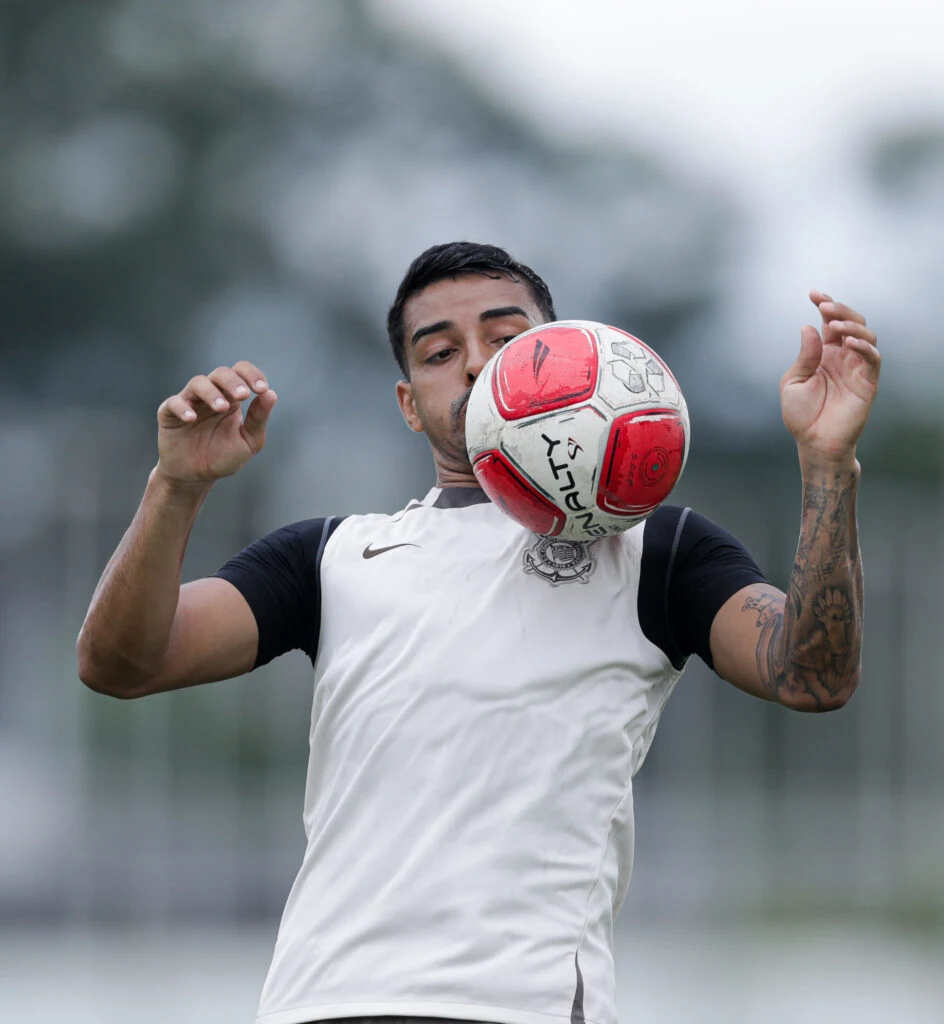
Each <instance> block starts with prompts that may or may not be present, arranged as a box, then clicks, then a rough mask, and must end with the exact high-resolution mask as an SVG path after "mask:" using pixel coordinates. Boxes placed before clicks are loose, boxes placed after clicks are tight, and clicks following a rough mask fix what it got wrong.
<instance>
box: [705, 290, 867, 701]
mask: <svg viewBox="0 0 944 1024" xmlns="http://www.w3.org/2000/svg"><path fill="white" fill-rule="evenodd" d="M810 299H811V300H812V302H813V303H814V305H816V306H817V308H818V309H819V311H820V313H821V314H822V318H823V325H822V332H823V333H822V337H820V334H819V332H818V331H817V330H816V328H815V327H812V326H807V327H804V328H803V330H802V331H801V344H800V354H799V356H798V357H797V359H796V361H795V362H794V364H793V366H791V367H790V369H789V370H788V371H787V372H786V373H785V374H784V376H783V379H782V380H781V382H780V401H781V408H782V411H783V420H784V423H785V425H786V426H787V428H788V429H789V431H790V433H791V434H793V437H794V439H795V440H796V442H797V450H798V452H799V456H800V470H801V473H802V477H803V511H802V518H801V522H800V542H799V545H798V547H797V553H796V561H795V562H794V565H793V573H792V575H791V577H790V583H789V585H788V587H787V593H786V595H784V594H782V593H781V592H780V591H779V590H777V589H776V588H774V587H771V586H766V585H759V584H755V585H753V586H750V587H745V588H744V589H743V590H741V591H740V592H739V593H737V594H735V595H734V596H733V597H732V598H730V599H729V600H728V601H727V602H726V603H725V604H724V605H723V606H722V607H721V609H720V610H719V612H718V614H717V615H716V616H715V619H714V622H713V623H712V627H711V655H712V659H713V661H714V664H715V669H716V670H717V672H718V674H719V675H721V676H722V677H723V678H725V679H727V680H729V681H730V682H732V683H734V684H735V685H736V686H739V687H740V688H741V689H743V690H747V692H748V693H753V694H755V695H756V696H759V697H766V698H767V699H768V700H775V701H777V702H778V703H780V704H784V705H786V706H787V707H791V708H795V709H797V710H799V711H830V710H832V709H833V708H839V707H842V705H843V704H845V702H846V701H847V700H848V699H849V697H850V696H851V695H852V692H853V691H854V690H855V688H856V686H857V685H858V682H859V671H860V661H861V653H862V606H863V588H862V563H861V561H860V558H859V542H858V536H857V532H856V518H855V498H856V490H857V488H858V483H859V463H858V462H857V461H856V458H855V446H856V442H857V441H858V439H859V437H860V436H861V434H862V431H863V429H864V428H865V424H866V420H867V419H868V415H869V412H870V410H871V408H872V403H873V402H874V400H875V395H876V392H877V390H878V377H879V368H880V365H881V359H880V357H879V353H878V349H877V348H876V337H875V333H874V331H871V330H870V329H869V328H868V327H867V326H866V322H865V317H864V316H862V314H861V313H857V312H856V311H855V310H854V309H852V308H851V307H849V306H845V305H842V304H841V303H838V302H833V300H832V299H831V298H830V297H829V296H828V295H825V294H823V293H822V292H811V293H810Z"/></svg>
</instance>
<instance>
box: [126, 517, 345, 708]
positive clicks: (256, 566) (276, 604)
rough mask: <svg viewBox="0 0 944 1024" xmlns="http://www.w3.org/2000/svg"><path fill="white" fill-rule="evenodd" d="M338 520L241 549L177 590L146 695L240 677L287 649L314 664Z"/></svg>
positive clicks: (286, 530)
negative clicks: (328, 552) (323, 571)
mask: <svg viewBox="0 0 944 1024" xmlns="http://www.w3.org/2000/svg"><path fill="white" fill-rule="evenodd" d="M339 523H340V520H339V519H333V520H332V519H328V520H324V519H309V520H306V521H304V522H300V523H293V524H292V525H291V526H284V527H282V528H281V529H279V530H275V531H274V532H273V533H270V534H268V535H267V536H265V537H263V538H261V539H260V540H257V541H256V542H255V543H254V544H250V545H249V547H247V548H244V549H243V550H242V551H240V552H239V554H238V555H236V556H235V557H234V558H232V559H230V561H229V562H227V563H226V565H224V566H223V567H222V568H221V569H220V570H219V572H218V573H217V574H216V576H214V577H211V578H209V579H202V580H197V581H196V582H194V583H187V584H185V585H184V586H182V587H181V588H180V597H179V600H178V604H177V612H176V615H175V616H174V623H173V626H172V628H171V636H170V642H169V644H168V649H167V653H166V655H165V657H164V660H163V662H162V664H161V668H160V670H159V671H158V673H156V674H155V675H154V676H152V677H151V679H150V680H149V682H148V684H147V686H146V687H145V689H144V692H145V693H159V692H161V691H163V690H174V689H178V688H180V687H184V686H194V685H196V684H198V683H209V682H214V681H216V680H218V679H230V678H232V677H233V676H238V675H242V674H243V673H245V672H249V671H251V670H252V669H254V668H258V667H259V666H260V665H265V664H267V663H268V662H270V661H271V660H272V659H273V658H275V657H277V656H278V655H280V654H284V653H285V652H286V651H291V650H302V651H304V652H305V653H306V654H307V655H308V656H309V657H310V658H311V659H312V660H314V657H315V648H316V646H317V641H318V633H319V630H320V624H321V575H320V567H321V557H322V554H323V553H324V548H325V544H326V543H327V541H328V538H329V537H330V536H331V534H332V533H333V531H334V529H335V528H336V527H337V526H338V525H339Z"/></svg>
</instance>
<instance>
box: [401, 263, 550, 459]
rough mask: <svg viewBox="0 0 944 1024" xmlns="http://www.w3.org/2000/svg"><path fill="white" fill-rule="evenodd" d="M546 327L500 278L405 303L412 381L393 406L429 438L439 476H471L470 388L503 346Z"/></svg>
mask: <svg viewBox="0 0 944 1024" xmlns="http://www.w3.org/2000/svg"><path fill="white" fill-rule="evenodd" d="M543 322H544V317H542V316H541V314H540V313H539V312H538V308H537V304H536V303H535V301H534V297H533V295H532V294H531V290H530V288H529V287H528V285H527V284H526V283H525V282H524V281H521V280H518V279H515V280H513V279H512V278H509V277H505V276H504V275H498V274H496V275H495V276H494V277H486V276H485V275H484V274H478V273H475V274H472V273H469V274H462V275H460V276H459V277H456V278H445V279H444V280H442V281H437V282H436V283H435V284H431V285H429V286H428V287H427V288H424V289H423V290H422V291H421V292H417V294H416V295H414V296H412V297H411V298H410V299H409V301H408V302H407V304H406V306H405V308H404V310H403V328H404V332H403V333H404V339H405V357H406V364H407V367H408V369H409V372H410V380H409V382H407V381H400V383H399V384H398V385H397V399H398V401H399V403H400V410H401V412H402V413H403V417H404V419H405V420H406V421H407V423H408V424H409V426H410V428H411V429H412V430H415V431H417V432H423V433H425V434H426V436H427V437H428V438H429V442H430V444H431V445H432V447H433V456H434V458H435V460H436V464H437V468H438V469H439V470H440V471H441V470H442V469H444V468H445V469H447V470H450V471H452V472H459V473H471V467H470V465H469V456H468V453H467V452H466V447H465V407H466V403H467V402H468V399H469V394H470V392H471V390H472V385H473V384H474V383H475V380H476V378H477V377H478V375H479V374H480V373H481V372H482V368H483V367H484V366H485V364H486V363H487V362H488V360H489V359H491V358H492V356H493V355H495V353H496V352H498V350H499V349H500V348H501V347H502V346H503V345H504V344H505V343H506V342H508V341H510V340H511V339H512V338H514V337H516V336H517V335H519V334H521V333H522V332H523V331H527V330H528V329H529V328H531V327H535V326H537V325H538V324H540V323H543Z"/></svg>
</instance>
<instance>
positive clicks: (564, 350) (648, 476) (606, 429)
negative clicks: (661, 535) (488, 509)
mask: <svg viewBox="0 0 944 1024" xmlns="http://www.w3.org/2000/svg"><path fill="white" fill-rule="evenodd" d="M465 435H466V446H467V447H468V450H469V459H470V461H471V462H472V468H473V470H474V472H475V476H476V478H477V479H478V482H479V484H480V485H481V487H482V489H483V490H484V491H485V493H486V494H487V495H488V496H489V497H490V498H491V499H492V501H493V502H495V504H496V505H498V506H499V507H500V508H502V509H503V510H504V511H505V512H506V513H507V514H508V515H510V516H511V517H512V518H513V519H515V520H517V521H518V522H519V523H521V525H522V526H526V527H527V528H528V529H529V530H532V531H533V532H534V533H538V534H544V535H545V536H551V537H561V538H564V539H566V540H593V539H594V538H596V537H607V536H610V535H612V534H616V533H621V532H622V531H623V530H628V529H629V528H630V527H632V526H635V525H636V524H637V523H639V522H642V520H643V519H645V518H646V517H647V516H649V515H651V514H652V513H653V512H654V511H655V510H656V509H657V508H658V507H659V505H660V504H661V503H662V502H663V501H665V499H666V498H667V497H668V496H669V492H670V491H671V490H672V488H673V487H674V486H675V484H676V482H677V481H678V479H679V477H680V476H681V474H682V469H683V468H684V466H685V460H686V459H687V458H688V446H689V421H688V409H687V407H686V405H685V399H684V398H683V397H682V392H681V389H680V388H679V386H678V382H677V381H676V379H675V378H674V377H673V376H672V373H671V371H670V370H669V368H668V366H666V364H665V363H664V362H663V361H662V360H661V359H660V358H659V356H657V355H656V353H655V352H653V350H652V349H651V348H649V346H648V345H646V344H645V343H644V342H642V341H640V340H639V339H638V338H634V337H633V336H632V335H631V334H627V333H626V332H625V331H620V330H617V328H615V327H607V326H606V325H605V324H599V323H594V322H593V321H590V320H559V321H556V322H554V323H550V324H543V325H542V326H541V327H535V328H533V329H532V330H530V331H525V333H524V334H519V335H518V337H517V338H515V339H514V340H513V341H510V342H509V343H508V344H507V345H505V347H504V348H503V349H502V350H501V351H500V352H499V353H498V354H497V355H496V356H495V357H494V358H493V359H490V360H489V361H488V363H486V365H485V368H484V370H483V371H482V373H481V374H480V375H479V377H478V379H477V380H476V382H475V384H474V386H473V388H472V393H471V395H470V397H469V403H468V408H467V410H466V420H465Z"/></svg>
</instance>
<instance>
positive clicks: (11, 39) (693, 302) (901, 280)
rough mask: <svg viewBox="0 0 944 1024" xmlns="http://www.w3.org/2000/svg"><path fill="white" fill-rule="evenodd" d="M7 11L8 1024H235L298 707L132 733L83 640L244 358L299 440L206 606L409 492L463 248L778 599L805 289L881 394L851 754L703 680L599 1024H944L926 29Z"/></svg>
mask: <svg viewBox="0 0 944 1024" xmlns="http://www.w3.org/2000/svg"><path fill="white" fill-rule="evenodd" d="M889 12H890V8H888V6H887V5H886V4H878V3H871V4H870V3H862V2H859V3H851V2H845V0H820V2H817V3H813V2H812V0H789V2H788V0H771V2H769V3H766V4H764V5H756V4H753V3H751V2H749V0H717V2H715V3H712V4H706V5H701V4H698V2H697V0H663V2H662V3H660V4H658V5H656V4H646V5H628V4H621V3H619V2H618V0H583V2H581V3H580V4H571V3H566V2H563V0H561V2H556V0H541V2H537V0H534V2H527V0H517V2H513V3H505V2H498V0H477V2H475V3H471V2H465V0H452V2H450V3H448V4H446V3H442V2H438V3H437V2H433V0H378V2H373V3H371V2H366V0H307V2H306V0H269V2H263V0H227V2H225V3H224V2H221V0H84V2H80V0H71V2H66V0H58V2H55V0H4V2H3V4H2V6H0V81H2V90H0V344H2V353H3V373H2V374H0V1020H3V1021H4V1022H6V1021H10V1022H13V1021H17V1022H19V1021H30V1022H32V1021H37V1022H40V1021H41V1022H46V1021H50V1022H52V1021H59V1020H61V1019H68V1020H69V1021H70V1022H73V1024H89V1022H102V1024H117V1022H119V1021H121V1022H123V1021H126V1020H128V1019H133V1020H135V1021H137V1022H140V1024H150V1022H152V1021H154V1022H157V1021H161V1022H166V1021H174V1022H191V1021H192V1022H194V1024H196V1022H200V1024H213V1022H217V1021H219V1022H223V1021H227V1022H230V1021H238V1020H244V1021H248V1020H251V1019H252V1017H253V1015H254V1012H255V1006H256V1000H257V998H258V994H259V990H260V988H261V984H262V980H263V977H264V974H265V971H266V969H267V967H268V962H269V957H270V955H271V950H272V944H273V941H274V936H275V929H276V927H277V923H278V919H279V915H280V913H281V909H282V906H283V903H284V900H285V898H286V895H287V893H288V888H289V885H290V884H291V881H292V878H293V876H294V873H295V871H296V869H297V867H298V865H299V863H300V860H301V855H302V850H303V844H304V836H303V831H302V824H301V810H302V795H303V786H304V776H305V763H306V757H307V730H308V719H309V713H310V703H311V675H310V667H309V666H308V664H307V662H306V661H305V660H304V658H303V657H302V656H301V655H292V656H288V657H286V658H283V659H281V660H280V661H279V662H277V663H276V664H274V665H272V666H270V667H268V668H266V669H264V670H261V671H259V672H256V673H254V674H252V675H251V676H249V677H245V678H243V679H240V680H235V681H232V682H228V683H220V684H216V685H213V686H210V687H203V688H198V689H196V690H193V691H188V692H182V693H177V694H169V695H162V696H157V697H151V698H148V699H146V700H143V701H140V702H120V701H116V700H112V699H109V698H106V697H103V696H100V695H97V694H95V693H92V692H91V691H89V690H87V689H85V688H84V687H83V686H82V684H81V683H80V682H79V680H78V678H77V674H76V667H75V658H74V641H75V636H76V633H77V632H78V629H79V627H80V625H81V622H82V618H83V615H84V612H85V609H86V607H87V604H88V601H89V599H90V596H91V593H92V590H93V588H94V586H95V582H96V580H97V578H98V576H99V574H100V572H101V570H102V568H103V567H104V564H105V562H106V560H107V558H108V556H109V554H110V553H111V552H112V550H113V549H114V547H115V545H116V544H117V542H118V540H119V538H120V537H121V534H122V532H123V530H124V529H125V527H126V526H127V524H128V522H129V520H130V518H131V516H132V515H133V512H134V509H135V507H136V505H137V502H138V500H139V498H140V495H141V492H142V490H143V487H144V484H145V481H146V478H147V474H148V472H149V470H150V469H151V467H152V466H153V464H154V462H155V458H156V450H155V421H154V417H155V411H156V408H157V405H158V404H159V403H160V401H161V400H162V399H163V398H164V397H165V396H167V395H168V394H170V393H172V392H174V391H177V390H179V389H180V388H181V387H182V386H183V384H184V383H185V382H186V381H187V380H188V379H189V378H190V377H191V376H192V375H193V374H195V373H201V372H208V371H209V370H210V369H212V368H213V367H215V366H217V365H219V364H220V363H232V362H234V361H236V360H237V359H240V358H248V359H251V360H253V361H254V362H256V363H257V364H258V365H259V366H261V367H262V368H263V369H264V370H265V371H266V373H267V374H268V377H269V380H270V381H271V382H272V383H273V385H274V386H275V388H276V389H277V390H278V392H279V396H280V403H279V407H278V409H277V411H276V414H275V416H274V418H273V422H272V425H271V429H270V439H269V444H268V447H267V449H266V452H265V455H264V456H263V457H262V458H259V459H257V460H255V461H254V462H253V463H252V464H251V465H250V466H249V467H248V468H247V469H246V470H245V471H244V472H243V473H241V474H240V475H239V476H238V477H235V478H233V479H231V480H227V481H225V482H224V483H222V484H221V485H219V486H218V487H217V489H216V490H215V492H214V493H213V495H212V496H211V498H210V500H209V502H208V503H207V505H206V507H205V509H204V511H203V512H202V513H201V517H200V520H199V523H198V525H197V528H196V531H195V534H194V537H193V541H192V543H191V546H190V550H189V555H188V560H187V565H186V574H187V577H188V578H194V577H196V576H200V575H204V574H208V573H212V572H213V571H215V570H216V568H217V567H218V566H219V565H220V564H221V563H222V562H224V561H225V560H226V559H227V558H228V557H229V556H230V555H231V554H232V553H234V552H235V551H236V550H238V549H239V548H240V547H242V546H243V545H244V544H246V543H248V542H250V541H252V540H253V539H255V538H256V537H258V536H260V535H261V534H263V533H265V532H267V531H269V530H271V529H274V528H276V527H278V526H280V525H283V524H284V523H287V522H291V521H293V520H296V519H301V518H306V517H309V516H317V515H325V514H335V515H336V514H343V513H348V512H366V511H394V510H396V509H398V508H400V507H402V506H403V505H404V504H405V503H406V502H407V501H408V500H409V498H410V497H412V496H422V495H423V494H425V492H426V491H427V489H428V488H429V487H430V486H431V485H432V484H433V482H434V477H433V474H432V471H431V463H430V458H429V455H428V451H427V449H426V447H425V444H424V442H423V441H422V439H421V438H417V437H415V436H413V435H412V434H410V433H409V432H408V431H407V429H406V427H405V426H403V424H402V422H401V421H400V417H399V413H398V412H397V409H396V405H395V401H394V383H395V381H396V379H397V374H396V371H395V365H394V362H393V360H392V358H391V356H390V354H389V352H388V347H387V341H386V337H385V332H384V318H385V314H386V309H387V306H388V305H389V302H390V300H391V298H392V295H393V292H394V290H395V288H396V285H397V283H398V281H399V279H400V277H401V276H402V274H403V272H404V270H405V268H406V266H407V264H408V263H409V261H410V260H411V259H412V258H413V257H414V256H415V255H417V254H418V253H419V252H420V251H421V250H422V249H423V248H425V247H426V246H427V245H430V244H433V243H435V242H440V241H446V240H452V239H458V238H469V239H473V240H477V241H489V242H494V243H497V244H499V245H503V246H505V247H507V248H508V249H509V250H510V251H511V252H512V253H513V254H514V255H516V256H517V257H518V258H520V259H522V260H524V261H525V262H527V263H530V264H532V265H533V266H534V267H535V268H536V269H537V270H538V272H539V273H541V274H542V275H543V276H544V277H545V278H546V280H547V281H548V283H549V285H550V287H551V289H552V292H553V293H554V295H555V297H556V300H557V309H558V312H559V315H560V316H561V317H580V318H588V319H597V320H605V321H608V322H611V323H614V324H616V325H618V326H620V327H623V328H626V329H628V330H630V331H632V332H634V333H636V334H638V335H640V336H641V337H643V338H644V339H646V340H647V341H649V342H650V343H651V344H652V345H654V346H655V348H656V349H657V350H658V351H659V352H660V353H661V354H662V355H663V356H665V358H666V359H667V360H668V362H669V363H670V365H671V366H672V367H673V370H674V371H675V373H676V376H677V377H678V378H679V380H680V382H681V384H682V387H683V389H684V390H685V392H686V395H687V398H688V401H689V405H690V408H691V411H692V417H693V438H694V441H693V449H692V455H691V458H690V460H689V467H688V469H687V470H686V475H685V478H684V480H683V482H682V484H681V485H680V487H679V491H678V500H679V501H680V502H682V503H685V504H692V505H694V506H695V507H697V508H698V509H699V511H701V512H703V513H704V514H707V515H709V516H711V517H712V518H714V519H716V520H717V521H719V522H720V523H722V524H723V525H724V526H726V527H727V528H728V529H730V530H732V531H733V532H734V533H735V534H737V535H738V536H739V537H740V538H741V539H742V540H743V541H744V542H745V543H746V544H747V545H748V546H749V547H750V549H751V550H752V551H753V553H754V555H755V557H756V558H757V559H758V560H759V562H760V563H761V565H762V566H763V567H764V568H765V570H766V571H767V572H768V574H769V575H770V577H771V578H772V579H773V580H774V581H775V582H776V583H778V584H779V585H780V586H785V585H786V581H787V578H788V574H789V570H790V566H791V564H792V558H793V549H794V546H795V543H796V536H797V527H798V513H799V477H798V472H797V468H796V460H795V452H794V450H793V446H792V442H791V440H790V438H789V436H788V435H787V434H786V433H785V431H784V429H783V427H782V425H781V423H780V419H779V404H778V395H777V385H778V381H779V378H780V375H781V373H782V372H783V371H784V370H785V369H786V367H787V366H788V365H789V364H790V363H791V362H792V360H793V358H794V355H795V350H796V347H797V345H798V340H799V327H800V325H801V324H802V323H805V322H807V321H809V320H810V319H811V317H812V314H813V312H814V311H813V309H812V307H811V306H810V305H809V302H808V300H807V298H806V295H807V292H808V291H809V289H810V288H814V287H816V288H823V289H825V290H827V291H829V292H830V293H831V294H833V295H834V296H836V297H838V298H842V299H843V300H845V301H848V302H850V303H852V304H853V305H855V306H857V307H858V308H859V309H861V310H863V311H864V312H865V313H866V314H867V315H868V317H869V319H870V323H872V324H873V325H874V326H875V327H876V328H877V330H878V332H879V336H880V339H881V343H882V346H883V349H884V352H885V366H884V371H883V385H882V393H881V395H880V397H879V401H878V405H877V406H876V409H875V412H874V416H873V420H872V422H871V423H870V426H869V429H868V432H867V434H866V437H865V439H864V440H863V442H862V444H861V449H860V459H861V462H862V464H863V467H864V474H863V480H862V488H861V506H860V508H861V512H860V522H861V544H862V549H863V554H864V559H865V569H866V594H867V636H866V649H865V672H864V678H863V683H862V686H861V689H860V692H859V693H858V694H857V695H856V697H855V698H854V700H853V701H852V703H851V704H850V705H849V706H848V707H847V708H846V709H845V710H843V711H842V712H841V713H839V714H835V715H827V716H822V717H807V716H801V715H791V714H789V713H787V712H784V711H782V710H780V709H777V708H774V707H769V706H766V705H764V704H763V703H761V702H759V701H752V700H751V699H750V698H747V697H745V696H744V695H742V694H740V693H737V692H735V691H734V690H733V689H732V688H730V687H727V686H726V685H725V684H723V683H721V682H720V681H719V680H717V679H716V678H715V677H713V676H712V675H711V674H710V673H709V672H708V671H707V670H706V669H705V668H704V666H703V665H701V663H697V664H696V663H695V662H693V663H692V664H691V666H690V668H689V671H688V672H687V673H686V675H685V677H684V679H683V681H682V683H681V684H680V686H679V687H678V689H677V691H676V694H675V696H674V697H673V699H672V701H671V702H670V703H669V706H668V708H667V710H666V711H665V714H664V716H663V720H662V725H661V728H660V733H659V736H658V737H657V739H656V741H655V744H654V747H653V750H652V752H651V754H650V756H649V759H648V761H647V763H646V764H645V766H644V767H643V769H642V771H641V772H640V774H639V776H638V778H637V790H636V806H637V834H638V845H637V858H636V867H635V875H634V879H633V883H632V885H631V887H630V893H629V898H628V900H627V903H626V906H625V908H624V910H623V913H622V917H621V919H620V923H619V928H618V932H617V936H616V946H617V958H618V959H617V968H618V970H617V977H618V984H619V1005H620V1011H621V1021H622V1022H623V1024H630V1022H635V1021H645V1022H648V1021H659V1022H663V1024H674V1022H681V1021H685V1022H687V1024H702V1022H718V1024H722V1022H723V1024H742V1022H743V1024H748V1022H750V1024H754V1022H764V1024H766V1022H777V1024H780V1022H784V1024H786V1022H788V1021H789V1022H791V1024H794V1022H819V1021H823V1022H826V1021H828V1022H842V1021H847V1020H848V1021H852V1020H855V1021H857V1022H859V1024H868V1022H871V1021H883V1022H884V1021H887V1020H895V1021H896V1022H897V1021H904V1022H921V1024H924V1022H929V1024H930V1022H941V1021H944V745H942V744H941V742H940V735H941V732H942V729H944V685H942V683H944V680H942V670H941V659H942V655H944V640H942V630H941V627H940V615H941V609H942V608H944V584H942V569H944V542H942V539H941V532H942V531H941V525H942V521H944V491H942V473H944V445H942V434H944V401H942V399H944V388H942V385H941V380H942V371H944V344H942V341H944V339H942V331H941V319H942V306H941V284H942V281H944V60H942V59H941V39H942V38H944V13H942V9H941V7H940V4H939V2H937V0H926V2H923V0H899V3H898V4H897V5H896V7H895V13H894V14H891V13H889Z"/></svg>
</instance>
